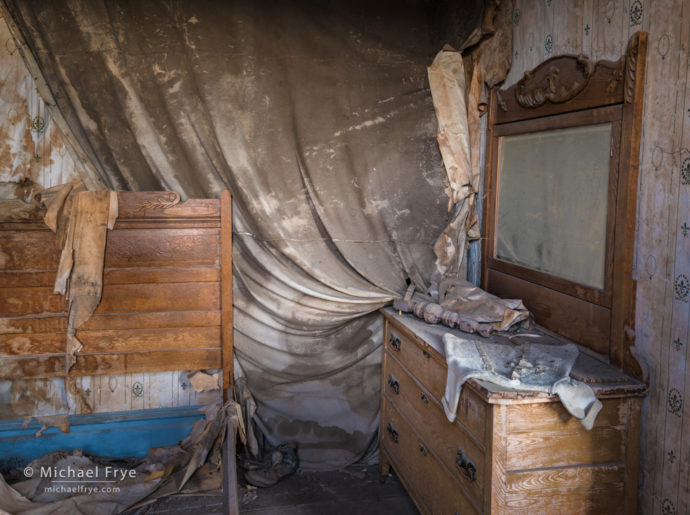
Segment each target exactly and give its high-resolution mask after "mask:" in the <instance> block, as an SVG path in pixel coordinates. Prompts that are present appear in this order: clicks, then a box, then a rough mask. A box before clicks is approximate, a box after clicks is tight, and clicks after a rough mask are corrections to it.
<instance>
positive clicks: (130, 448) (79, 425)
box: [0, 406, 203, 473]
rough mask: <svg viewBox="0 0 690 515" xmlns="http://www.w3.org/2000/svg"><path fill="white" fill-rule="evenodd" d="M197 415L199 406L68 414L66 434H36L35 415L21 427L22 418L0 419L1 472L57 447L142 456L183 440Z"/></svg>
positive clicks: (86, 452)
mask: <svg viewBox="0 0 690 515" xmlns="http://www.w3.org/2000/svg"><path fill="white" fill-rule="evenodd" d="M202 417H203V413H201V412H200V411H199V406H194V407H185V408H163V409H153V410H137V411H122V412H111V413H91V414H88V415H72V416H70V417H69V424H70V432H69V433H63V432H62V431H60V430H59V429H57V428H55V427H51V428H49V429H47V430H46V431H44V432H43V433H42V434H41V436H40V437H38V438H36V437H35V434H36V432H37V431H38V430H39V429H40V428H41V426H42V424H40V423H39V422H37V421H35V420H34V421H32V422H31V423H30V424H29V425H28V426H27V427H26V428H22V423H23V421H22V420H12V421H0V473H5V472H7V471H8V470H10V469H12V468H15V467H23V466H25V465H27V464H28V463H29V462H31V461H32V460H34V459H36V458H39V457H41V456H43V455H44V454H47V453H49V452H52V451H57V450H65V451H73V450H75V449H81V450H82V451H83V452H84V454H88V455H98V456H111V457H129V456H132V457H144V456H146V455H147V454H148V451H149V449H150V448H152V447H163V446H167V445H174V444H176V443H177V442H178V441H180V440H182V439H183V438H184V437H186V436H187V435H188V434H189V432H190V430H191V429H192V425H193V424H194V422H195V421H197V420H199V419H201V418H202Z"/></svg>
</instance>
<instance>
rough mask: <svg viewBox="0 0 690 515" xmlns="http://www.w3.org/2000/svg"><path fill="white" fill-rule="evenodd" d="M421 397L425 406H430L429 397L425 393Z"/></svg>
mask: <svg viewBox="0 0 690 515" xmlns="http://www.w3.org/2000/svg"><path fill="white" fill-rule="evenodd" d="M419 396H420V397H421V398H422V401H423V402H424V404H429V397H427V396H426V394H425V393H424V392H422V393H421V394H420V395H419Z"/></svg>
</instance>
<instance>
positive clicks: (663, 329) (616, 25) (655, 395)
mask: <svg viewBox="0 0 690 515" xmlns="http://www.w3.org/2000/svg"><path fill="white" fill-rule="evenodd" d="M638 30H645V31H647V32H648V33H649V48H648V57H647V77H646V89H645V113H644V120H643V140H642V150H641V165H640V186H639V198H638V224H637V227H638V229H637V231H638V234H637V246H636V265H635V268H636V279H637V281H638V284H637V314H636V327H635V331H636V347H637V349H638V350H639V352H640V354H641V356H642V359H643V360H644V361H645V362H646V364H647V365H648V367H649V374H650V393H649V396H648V398H647V399H645V401H644V404H643V413H642V444H641V463H640V471H641V476H640V479H641V483H640V509H641V512H642V513H649V514H664V515H666V514H668V515H671V514H681V513H690V407H689V406H688V403H689V401H688V399H690V378H688V377H687V362H688V359H689V358H690V356H689V352H690V351H689V350H688V348H689V347H690V332H689V327H688V324H689V314H690V303H689V302H688V301H689V299H690V291H689V290H690V286H689V278H690V87H689V86H688V76H689V72H690V60H689V53H690V0H656V1H654V2H652V1H651V0H514V3H513V37H514V39H513V44H514V48H513V66H512V68H511V70H510V73H509V75H508V77H507V79H506V84H505V85H506V86H510V85H512V84H514V83H515V82H517V81H518V80H519V79H520V78H521V77H522V75H523V73H524V72H525V71H526V70H530V69H532V68H533V67H534V66H536V65H537V64H539V63H540V62H541V61H543V60H545V59H547V58H549V57H551V56H553V55H558V54H564V53H566V54H579V53H584V54H586V55H588V56H589V57H590V58H592V59H594V60H598V59H612V60H614V59H618V58H619V57H620V56H621V55H623V54H624V52H625V49H626V46H627V42H628V39H629V37H630V36H631V35H632V34H633V33H634V32H636V31H638Z"/></svg>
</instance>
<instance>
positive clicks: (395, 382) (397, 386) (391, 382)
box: [388, 375, 400, 395]
mask: <svg viewBox="0 0 690 515" xmlns="http://www.w3.org/2000/svg"><path fill="white" fill-rule="evenodd" d="M388 386H390V387H391V388H392V389H393V391H394V392H395V395H398V394H400V383H398V380H397V379H396V378H395V377H393V376H392V375H390V376H388Z"/></svg>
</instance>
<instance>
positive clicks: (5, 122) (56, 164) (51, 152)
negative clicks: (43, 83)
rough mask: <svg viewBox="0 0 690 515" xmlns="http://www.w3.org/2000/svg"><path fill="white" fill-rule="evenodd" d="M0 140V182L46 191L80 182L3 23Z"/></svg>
mask: <svg viewBox="0 0 690 515" xmlns="http://www.w3.org/2000/svg"><path fill="white" fill-rule="evenodd" d="M0 136H1V138H0V147H1V149H0V182H2V181H8V182H17V181H20V180H22V179H23V178H25V177H26V178H29V179H31V180H32V181H34V182H36V183H38V184H40V185H41V186H43V187H44V188H50V187H52V186H57V185H59V184H65V183H68V182H71V181H74V180H76V179H78V178H79V177H78V174H77V172H76V171H75V164H74V161H73V159H72V157H71V155H70V154H69V152H68V151H67V148H66V147H65V144H64V142H63V139H62V136H61V134H60V132H59V130H58V129H57V127H56V126H55V124H53V123H52V120H51V116H50V111H49V109H48V108H47V107H46V105H45V103H44V102H43V100H42V99H41V97H40V95H39V94H38V91H37V89H36V85H35V83H34V81H33V78H32V77H31V74H30V73H29V71H28V70H27V69H26V66H25V65H24V61H23V60H22V58H21V55H20V54H19V50H18V49H17V47H16V45H15V43H14V40H13V39H12V37H11V35H10V32H9V29H8V28H7V23H6V22H5V20H4V19H3V18H2V17H0Z"/></svg>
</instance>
